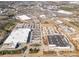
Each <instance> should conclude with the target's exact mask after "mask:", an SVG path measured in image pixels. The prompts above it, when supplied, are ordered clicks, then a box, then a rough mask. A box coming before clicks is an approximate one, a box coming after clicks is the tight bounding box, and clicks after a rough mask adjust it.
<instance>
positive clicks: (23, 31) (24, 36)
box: [2, 28, 31, 49]
mask: <svg viewBox="0 0 79 59" xmlns="http://www.w3.org/2000/svg"><path fill="white" fill-rule="evenodd" d="M30 32H31V29H28V28H16V29H14V30H13V31H12V32H11V34H10V35H9V36H8V38H7V39H6V40H5V41H4V44H3V46H2V49H15V48H17V47H18V46H19V45H18V44H26V43H27V41H28V40H30V38H29V36H30Z"/></svg>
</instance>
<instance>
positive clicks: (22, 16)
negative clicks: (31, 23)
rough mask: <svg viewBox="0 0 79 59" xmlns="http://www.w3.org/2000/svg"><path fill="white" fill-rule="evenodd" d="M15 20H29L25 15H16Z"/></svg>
mask: <svg viewBox="0 0 79 59" xmlns="http://www.w3.org/2000/svg"><path fill="white" fill-rule="evenodd" d="M16 19H18V20H20V21H22V22H23V21H27V20H29V19H31V18H30V17H28V16H26V15H17V16H16Z"/></svg>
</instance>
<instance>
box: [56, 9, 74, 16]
mask: <svg viewBox="0 0 79 59" xmlns="http://www.w3.org/2000/svg"><path fill="white" fill-rule="evenodd" d="M57 12H58V13H62V14H68V15H71V14H73V13H72V12H69V11H65V10H58V11H57Z"/></svg>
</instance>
